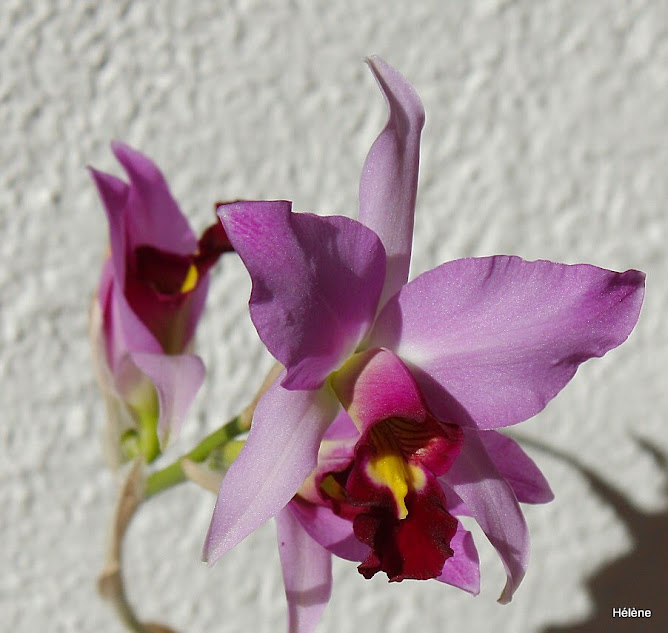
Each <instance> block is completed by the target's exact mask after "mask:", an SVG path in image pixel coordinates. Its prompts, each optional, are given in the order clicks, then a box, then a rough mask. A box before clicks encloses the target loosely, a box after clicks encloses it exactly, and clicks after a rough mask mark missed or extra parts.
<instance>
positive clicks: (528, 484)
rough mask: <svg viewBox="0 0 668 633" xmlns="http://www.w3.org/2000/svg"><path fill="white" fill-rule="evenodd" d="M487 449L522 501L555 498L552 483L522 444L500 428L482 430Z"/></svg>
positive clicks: (481, 435)
mask: <svg viewBox="0 0 668 633" xmlns="http://www.w3.org/2000/svg"><path fill="white" fill-rule="evenodd" d="M479 437H480V439H481V440H482V443H483V444H484V445H485V450H486V451H487V453H488V454H489V456H490V458H491V459H492V461H493V462H494V465H495V466H496V467H497V469H498V470H499V472H500V473H501V475H502V476H503V477H504V478H505V480H506V481H507V482H508V483H509V484H510V487H511V488H512V489H513V492H514V493H515V496H516V497H517V500H518V501H519V502H521V503H548V502H550V501H552V499H554V493H553V492H552V489H551V488H550V484H548V483H547V480H546V479H545V477H544V476H543V473H542V472H540V469H539V468H538V466H536V464H535V462H534V461H533V459H531V457H529V456H528V455H527V454H526V453H525V452H524V450H522V448H521V447H520V445H519V444H518V443H517V442H516V441H515V440H513V439H511V438H510V437H506V436H505V435H502V434H501V433H499V432H497V431H481V432H480V435H479Z"/></svg>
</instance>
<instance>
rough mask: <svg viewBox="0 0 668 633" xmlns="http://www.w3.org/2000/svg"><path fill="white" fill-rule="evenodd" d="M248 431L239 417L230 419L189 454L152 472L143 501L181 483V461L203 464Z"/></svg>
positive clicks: (184, 476) (183, 475)
mask: <svg viewBox="0 0 668 633" xmlns="http://www.w3.org/2000/svg"><path fill="white" fill-rule="evenodd" d="M247 430H248V429H247V428H244V425H243V424H242V422H241V420H240V417H239V416H237V417H235V418H232V419H231V420H230V421H229V422H228V423H227V424H225V425H224V426H222V427H221V428H219V429H217V430H215V431H214V432H213V433H211V434H210V435H207V436H206V437H205V438H204V439H203V440H202V441H201V442H200V443H199V444H198V445H197V446H195V448H193V449H192V450H191V451H190V452H189V453H186V454H185V455H183V456H181V457H179V458H178V459H177V460H176V461H175V462H174V463H173V464H170V465H169V466H167V467H165V468H163V469H162V470H158V471H156V472H154V473H153V474H152V475H150V476H149V477H148V479H147V480H146V487H145V489H144V499H149V498H150V497H153V496H154V495H157V494H158V493H159V492H162V491H163V490H167V489H168V488H171V487H172V486H176V485H178V484H180V483H183V482H184V481H185V480H186V475H185V473H184V472H183V468H182V466H181V460H182V459H184V458H185V459H189V460H190V461H192V462H203V461H204V460H205V459H206V458H207V457H209V455H210V454H211V453H212V452H213V451H214V450H216V449H217V448H220V447H221V446H224V445H225V444H227V443H228V442H229V441H230V440H233V439H234V438H235V437H237V435H240V434H241V433H245V432H246V431H247Z"/></svg>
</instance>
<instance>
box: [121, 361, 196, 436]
mask: <svg viewBox="0 0 668 633" xmlns="http://www.w3.org/2000/svg"><path fill="white" fill-rule="evenodd" d="M131 356H132V360H133V361H134V362H135V364H136V365H137V367H139V369H141V370H142V371H143V372H144V373H145V374H146V375H147V376H148V377H149V378H150V379H151V382H152V383H153V385H154V386H155V389H156V391H157V392H158V403H159V405H160V417H159V418H158V436H159V438H160V443H161V445H163V446H164V445H165V444H166V443H167V440H168V438H169V436H170V435H174V434H176V433H178V432H179V429H180V428H181V424H182V422H183V420H184V419H185V417H186V413H187V412H188V409H189V408H190V405H191V404H192V403H193V400H194V399H195V396H196V395H197V392H198V391H199V388H200V387H201V386H202V383H203V382H204V374H205V373H206V371H205V369H204V363H203V362H202V359H201V358H199V357H198V356H194V355H193V354H180V355H177V356H168V355H166V354H147V353H141V352H135V353H133V354H131Z"/></svg>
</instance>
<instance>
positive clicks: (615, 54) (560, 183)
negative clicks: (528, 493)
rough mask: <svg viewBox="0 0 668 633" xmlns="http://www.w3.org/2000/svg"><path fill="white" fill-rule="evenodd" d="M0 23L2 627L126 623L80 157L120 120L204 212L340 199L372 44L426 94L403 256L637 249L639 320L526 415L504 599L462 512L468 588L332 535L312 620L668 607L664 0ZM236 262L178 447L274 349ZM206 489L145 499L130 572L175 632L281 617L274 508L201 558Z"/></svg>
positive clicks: (142, 600)
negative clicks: (395, 572) (115, 605)
mask: <svg viewBox="0 0 668 633" xmlns="http://www.w3.org/2000/svg"><path fill="white" fill-rule="evenodd" d="M0 51H1V52H0V129H1V130H2V143H0V165H1V169H0V226H1V235H2V239H1V240H0V253H1V257H2V266H0V305H1V313H0V385H1V389H2V415H1V418H2V419H1V421H0V508H1V515H0V516H1V519H0V543H1V546H0V563H1V568H2V573H0V630H1V631H8V632H9V631H12V632H19V633H29V632H34V631H49V632H50V633H60V632H70V631H72V632H86V633H87V632H90V631H107V632H109V633H117V632H120V631H121V630H122V629H121V626H120V625H119V624H118V623H117V622H116V620H115V618H114V616H113V614H112V612H111V611H110V610H109V609H108V608H107V606H106V605H105V604H104V603H103V602H101V600H100V599H99V598H98V596H97V594H96V590H95V578H96V576H97V574H98V572H99V570H100V568H101V566H102V563H103V559H104V545H105V535H106V530H107V527H106V526H107V523H108V521H109V518H110V515H111V512H112V508H113V504H114V497H115V494H116V493H115V490H116V479H115V476H114V475H113V474H112V473H110V472H109V470H108V469H107V468H106V467H105V464H104V460H103V458H102V453H101V442H100V436H101V433H102V427H103V423H104V408H103V405H102V400H101V398H100V396H99V394H98V392H97V390H96V388H95V384H94V380H93V374H92V371H91V368H90V358H89V349H88V341H87V312H88V306H89V303H90V300H91V297H92V294H93V292H94V289H95V286H96V283H97V277H98V274H99V270H100V266H101V263H102V260H103V257H104V253H105V249H106V243H107V239H108V238H107V226H106V221H105V219H104V214H103V211H102V208H101V206H100V203H99V201H98V200H97V197H96V193H95V191H94V188H93V186H92V184H91V182H90V180H89V177H88V174H87V172H86V169H85V167H86V165H88V164H90V165H95V166H96V167H98V168H100V169H104V170H106V171H111V172H113V173H116V174H120V170H119V168H118V166H117V165H116V164H115V162H114V160H113V157H112V155H111V152H110V150H109V146H108V143H109V141H110V139H114V138H116V139H121V140H124V141H126V142H128V143H130V144H131V145H133V146H135V147H136V148H138V149H140V150H142V151H144V152H145V153H147V154H148V155H149V156H151V157H153V158H154V159H155V160H156V161H157V162H158V164H159V165H160V166H161V167H162V169H163V170H164V173H165V174H166V177H167V179H168V181H169V183H170V186H171V188H172V191H173V193H174V195H175V197H176V198H177V200H178V201H179V203H180V205H181V207H182V209H183V210H184V211H185V212H186V213H187V214H188V216H189V218H190V220H191V223H192V224H193V225H194V226H195V227H196V229H197V230H201V229H202V228H203V227H205V226H206V225H207V224H209V223H210V222H211V221H212V219H213V203H214V202H215V201H216V200H221V199H222V200H225V199H235V198H272V199H276V198H285V199H290V200H293V201H294V206H295V208H296V209H298V210H308V211H315V212H319V213H323V214H329V213H336V214H343V215H348V216H351V217H353V216H354V215H355V214H356V210H357V188H358V182H359V172H360V168H361V166H362V163H363V160H364V157H365V154H366V152H367V150H368V148H369V146H370V144H371V142H372V141H373V139H374V138H375V136H376V134H377V133H378V131H379V130H380V129H381V128H382V126H383V124H384V121H385V116H386V111H385V104H384V101H383V99H382V97H381V95H380V94H379V93H378V90H377V88H376V86H375V84H374V81H373V79H372V77H371V75H370V73H369V72H368V70H367V69H366V67H365V65H364V64H363V59H364V57H365V56H367V55H370V54H378V55H381V56H382V57H384V58H385V59H386V60H387V61H388V62H389V63H391V64H392V65H394V66H396V67H397V68H398V69H399V70H400V71H401V72H402V73H403V74H404V75H405V76H406V77H407V78H408V79H409V80H410V81H411V82H412V83H413V85H414V86H415V88H416V90H417V91H418V92H419V94H420V95H421V97H422V100H423V102H424V105H425V109H426V112H427V124H426V127H425V129H424V134H423V143H422V162H421V173H420V190H419V195H418V209H417V216H416V228H415V240H414V258H413V268H412V273H411V275H412V276H413V277H414V276H416V275H417V274H418V273H420V272H421V271H424V270H427V269H429V268H431V267H433V266H435V265H437V264H439V263H441V262H443V261H446V260H449V259H454V258H458V257H463V256H472V255H481V256H482V255H491V254H497V253H506V254H517V255H521V256H522V257H524V258H526V259H530V260H531V259H538V258H541V259H550V260H554V261H561V262H567V263H576V262H589V263H592V264H596V265H598V266H602V267H606V268H610V269H614V270H626V269H628V268H637V269H641V270H644V271H645V272H646V273H647V274H648V278H647V279H648V281H647V298H646V302H645V305H644V309H643V313H642V315H641V319H640V322H639V324H638V326H637V328H636V330H635V332H634V333H633V334H632V336H631V337H630V339H629V340H628V341H627V343H626V344H625V345H623V346H622V347H621V348H620V349H618V350H615V351H613V352H612V353H610V354H609V355H608V356H607V357H605V358H604V359H601V360H596V361H590V362H589V363H587V364H586V365H584V366H583V367H582V368H581V369H580V370H579V372H578V375H577V376H576V378H575V380H574V381H573V382H572V383H571V384H570V385H568V387H567V388H566V389H564V391H563V392H562V393H561V394H560V395H559V396H558V397H557V398H556V400H554V401H553V402H551V403H550V404H549V405H548V407H547V408H546V409H545V410H544V411H543V412H542V413H541V414H540V415H538V416H537V417H536V418H535V419H533V420H531V421H528V422H526V423H524V424H522V425H521V426H520V427H518V428H517V433H518V434H522V435H523V437H525V438H531V439H532V440H533V441H534V442H535V444H539V445H542V446H543V447H548V448H549V449H550V450H548V451H546V450H544V448H541V447H540V446H535V445H532V446H531V447H529V448H528V450H529V451H530V453H531V454H532V456H534V458H535V459H536V460H537V461H538V463H539V464H540V466H541V467H542V468H543V470H544V472H545V473H546V475H547V477H548V479H549V480H550V482H551V483H552V485H553V488H554V491H555V493H556V500H555V501H554V502H553V503H551V504H549V505H548V506H543V507H540V506H539V507H529V508H527V510H526V515H527V519H528V522H529V526H530V529H531V535H532V561H531V564H530V566H529V571H528V575H527V578H526V580H525V581H524V584H523V586H522V587H521V588H520V590H519V591H518V593H517V595H516V597H515V599H514V600H513V602H512V603H511V604H510V605H508V606H500V605H498V604H496V602H495V600H496V598H497V596H498V593H499V591H500V589H501V587H502V585H503V579H504V574H503V569H502V566H501V563H500V562H499V560H498V559H497V558H496V556H495V553H494V551H493V550H492V548H491V547H490V546H489V545H488V544H487V543H486V542H485V540H484V536H483V535H482V534H481V533H480V532H479V531H476V532H474V535H475V537H476V539H477V543H478V546H479V549H480V552H481V564H482V573H483V590H482V593H481V595H480V596H478V597H476V598H473V597H471V596H468V595H465V594H463V593H461V592H459V591H457V590H456V589H453V588H449V587H445V586H442V585H440V584H439V583H436V582H414V581H410V582H409V581H406V582H404V583H401V584H392V585H389V584H388V583H387V582H386V581H385V580H384V579H381V578H380V577H376V578H375V579H373V580H372V581H365V580H364V579H363V578H362V577H361V576H360V575H359V574H358V573H357V571H356V569H355V565H353V564H351V563H347V562H344V561H336V564H335V568H334V577H335V585H334V592H333V597H332V601H331V603H330V605H329V607H328V609H327V610H326V612H325V615H324V617H323V620H322V622H321V624H320V625H319V629H318V630H319V631H320V632H321V633H334V632H337V633H338V632H342V631H343V632H347V631H351V632H352V631H366V632H369V633H375V632H378V633H380V632H382V633H399V632H400V631H402V632H403V631H406V630H407V629H411V630H415V631H423V632H425V633H432V632H433V633H437V632H438V633H443V632H448V631H458V632H471V633H484V632H486V631H494V632H496V633H539V632H547V631H551V632H553V633H556V632H561V633H566V632H573V631H604V630H605V631H607V630H616V629H613V628H612V626H613V625H619V623H614V622H611V620H610V616H609V611H610V609H611V608H612V607H613V606H635V607H637V608H650V609H652V610H653V611H654V614H653V617H652V618H651V620H650V621H648V622H638V621H635V622H626V623H621V628H622V629H623V630H628V631H645V630H647V631H650V630H660V627H661V620H660V618H661V617H663V618H665V610H666V606H665V600H664V601H660V600H659V598H658V596H659V595H660V594H659V589H660V587H661V583H663V587H664V589H665V586H666V569H667V568H668V566H667V563H666V560H665V559H666V547H665V538H666V532H665V524H666V518H665V507H666V499H665V490H666V479H665V464H664V465H663V466H662V462H661V454H663V455H664V456H665V454H666V452H668V434H667V431H666V414H667V413H668V390H667V389H666V378H667V372H666V369H667V367H666V361H667V359H668V353H667V351H668V350H667V345H666V344H667V342H668V341H667V338H668V334H667V332H668V329H667V328H666V326H665V323H666V317H665V315H666V313H667V311H668V285H667V284H666V274H667V273H668V269H667V261H666V253H667V248H666V229H667V226H666V224H667V223H666V203H667V201H668V179H667V178H666V174H668V146H667V144H666V135H667V133H668V118H667V117H668V93H667V91H666V87H667V86H668V4H666V2H664V1H663V0H628V1H624V2H621V1H620V2H605V1H592V0H579V1H575V0H573V1H569V0H566V1H561V2H559V1H556V0H540V1H537V2H531V1H529V0H526V1H521V0H517V1H514V2H513V1H501V0H496V1H495V0H475V1H470V2H459V1H456V0H433V1H428V0H416V1H415V2H412V3H407V2H404V1H396V0H375V1H369V2H353V1H349V2H348V1H337V0H334V1H327V2H325V1H321V0H311V1H308V0H293V1H291V2H283V1H280V0H277V1H276V2H260V1H256V0H238V1H236V2H224V1H218V2H214V1H206V0H203V1H200V2H176V1H166V2H160V3H158V2H144V1H137V2H128V1H122V2H121V1H119V2H90V1H81V2H80V1H75V0H60V1H49V2H44V1H41V2H40V1H32V2H31V1H26V0H20V1H19V0H5V1H4V2H3V3H2V5H1V7H0ZM249 291H250V283H249V280H248V278H247V276H246V274H245V271H244V269H243V267H242V266H241V264H240V263H239V262H238V261H236V260H234V259H233V258H227V259H225V260H224V261H223V265H222V266H221V267H220V268H219V270H218V271H217V272H216V274H215V277H214V279H213V281H212V287H211V293H210V302H209V307H208V310H207V313H206V315H205V317H204V319H203V322H202V327H201V329H200V331H199V335H198V342H199V347H198V350H199V352H200V354H201V356H202V357H203V359H204V361H205V362H206V365H207V367H208V372H209V373H208V376H207V380H206V384H205V386H204V388H203V389H202V391H201V392H200V394H199V395H198V397H197V400H196V403H195V405H194V407H193V410H192V411H191V414H190V415H189V418H188V420H187V422H186V424H185V427H184V429H183V433H182V435H181V437H180V438H179V439H178V441H177V442H175V444H174V445H173V446H172V448H171V449H170V453H169V456H171V457H175V456H176V455H177V454H178V453H179V452H182V451H185V450H186V449H187V448H188V447H190V446H191V445H193V444H194V443H195V442H196V441H197V440H198V439H199V438H201V437H203V436H204V434H205V433H206V432H208V431H210V430H212V429H214V428H215V427H216V426H217V425H218V424H220V423H221V422H223V421H224V420H226V419H228V418H230V417H231V416H232V415H233V414H234V413H236V412H237V411H238V410H240V409H241V408H242V407H243V406H244V405H245V404H246V403H247V402H248V401H249V399H250V398H251V397H252V395H253V393H254V390H255V389H256V388H257V386H258V385H259V383H260V382H261V380H262V377H263V376H264V374H265V373H266V371H267V370H268V369H269V367H270V366H271V359H270V357H269V356H268V354H267V353H266V352H265V351H264V349H263V346H262V344H261V343H260V341H259V339H258V338H257V335H256V334H255V331H254V329H253V327H252V324H251V323H250V319H249V317H248V314H247V300H248V294H249ZM564 456H566V457H567V458H570V460H569V459H565V458H564ZM573 460H577V463H573ZM213 501H214V500H213V497H212V496H211V495H209V494H207V493H205V492H203V491H199V490H197V489H195V488H194V487H193V486H186V487H183V488H180V489H178V490H175V491H172V492H169V493H167V494H165V495H164V496H162V497H159V498H157V499H155V500H154V501H152V502H151V504H150V506H147V507H146V508H145V509H144V510H143V511H142V512H141V513H140V514H139V516H138V517H137V520H136V522H135V523H134V524H133V526H132V528H131V530H130V533H129V535H128V540H127V559H128V570H127V573H128V584H129V590H130V592H131V595H132V599H133V601H134V602H135V603H136V604H137V606H138V608H139V610H140V612H141V614H142V616H143V617H146V618H148V619H153V620H160V621H164V622H167V623H170V624H171V625H172V626H173V627H174V628H176V629H177V630H179V631H182V632H186V633H191V632H192V633H196V632H204V631H207V632H212V631H225V632H226V633H241V632H242V631H258V632H259V633H268V632H269V631H281V630H284V627H285V610H286V609H285V602H284V597H283V588H282V581H281V577H280V569H279V563H278V555H277V551H276V546H275V528H274V525H273V523H269V524H267V525H265V526H264V527H262V528H261V529H260V530H258V531H257V532H256V533H255V534H253V535H252V536H251V537H249V538H248V539H247V540H246V541H244V542H243V543H242V544H241V545H240V546H238V547H237V548H236V549H235V550H234V551H232V552H231V553H229V554H228V555H226V556H225V557H224V558H223V559H222V560H221V561H220V562H219V563H218V564H217V565H216V566H215V567H213V568H207V567H206V566H205V565H204V564H202V563H201V562H200V551H201V546H202V542H203V539H204V535H205V533H206V528H207V525H208V521H209V518H210V514H211V511H212V508H213ZM662 610H663V613H662ZM664 622H665V619H664ZM597 627H598V628H597ZM663 630H668V628H666V629H663Z"/></svg>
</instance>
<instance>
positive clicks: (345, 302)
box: [218, 201, 385, 389]
mask: <svg viewBox="0 0 668 633" xmlns="http://www.w3.org/2000/svg"><path fill="white" fill-rule="evenodd" d="M218 212H219V215H220V218H221V220H222V222H223V225H224V227H225V230H226V232H227V235H228V237H229V238H230V241H231V242H232V245H233V246H234V249H235V250H236V251H237V253H239V255H240V256H241V258H242V260H243V261H244V264H245V265H246V267H247V268H248V271H249V273H250V275H251V278H252V279H253V290H252V293H251V298H250V313H251V318H252V319H253V323H254V324H255V327H256V329H257V331H258V334H259V335H260V338H261V339H262V340H263V342H264V343H265V345H266V346H267V348H268V349H269V351H270V352H271V353H272V354H273V355H274V357H275V358H276V359H277V360H278V361H280V362H281V364H283V365H284V366H285V367H286V369H287V376H286V378H285V380H284V383H283V386H284V387H286V388H287V389H317V388H319V387H320V386H321V385H322V384H323V382H324V380H325V378H326V377H327V375H328V374H329V373H330V372H331V371H332V370H334V369H336V368H337V366H338V365H339V364H340V363H341V362H342V361H343V360H344V359H345V358H347V357H348V356H349V355H350V354H351V353H352V352H353V351H354V349H355V347H356V346H357V344H358V343H359V341H360V340H361V339H362V337H363V336H364V335H365V334H366V332H367V330H368V328H369V326H370V324H371V322H372V321H373V318H374V316H375V312H376V305H377V303H378V297H379V295H380V290H381V287H382V284H383V279H384V275H385V255H384V252H383V246H382V244H381V243H380V241H379V240H378V238H377V237H376V235H375V234H374V233H373V232H372V231H370V230H369V229H367V228H366V227H365V226H363V225H362V224H360V223H359V222H355V221H354V220H350V219H348V218H343V217H337V216H332V217H327V218H321V217H318V216H315V215H311V214H306V213H302V214H297V213H291V211H290V203H289V202H283V201H276V202H234V203H230V204H226V205H223V206H221V207H219V210H218Z"/></svg>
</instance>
